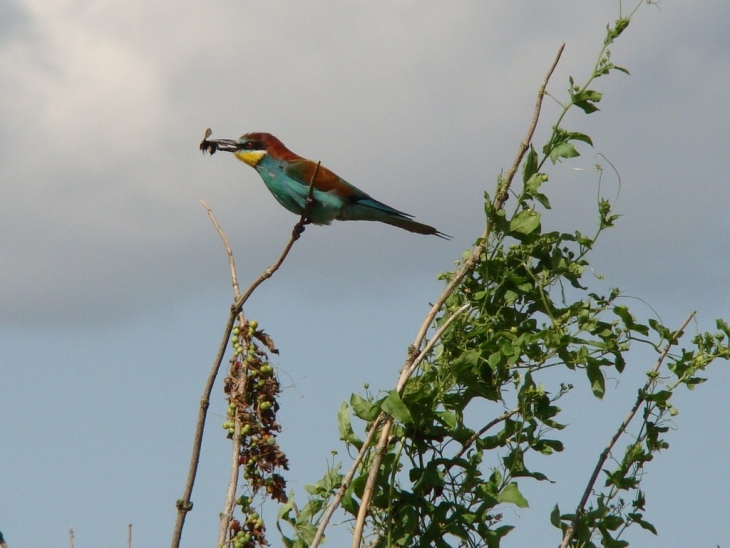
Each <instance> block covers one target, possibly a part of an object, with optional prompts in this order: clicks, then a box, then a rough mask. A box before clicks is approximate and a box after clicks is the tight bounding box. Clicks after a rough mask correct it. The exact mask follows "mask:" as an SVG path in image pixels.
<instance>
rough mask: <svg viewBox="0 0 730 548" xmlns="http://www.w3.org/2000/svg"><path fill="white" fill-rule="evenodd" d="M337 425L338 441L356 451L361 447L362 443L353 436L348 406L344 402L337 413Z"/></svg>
mask: <svg viewBox="0 0 730 548" xmlns="http://www.w3.org/2000/svg"><path fill="white" fill-rule="evenodd" d="M337 424H338V426H339V430H340V439H341V440H342V441H344V442H345V443H347V444H350V445H354V446H355V447H357V448H358V449H360V447H362V441H361V440H360V438H358V437H357V436H356V435H355V432H354V431H353V429H352V423H351V422H350V406H349V405H347V403H346V402H344V401H343V402H342V405H340V409H339V411H337Z"/></svg>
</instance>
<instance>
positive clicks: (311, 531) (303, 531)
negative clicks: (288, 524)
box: [297, 523, 317, 546]
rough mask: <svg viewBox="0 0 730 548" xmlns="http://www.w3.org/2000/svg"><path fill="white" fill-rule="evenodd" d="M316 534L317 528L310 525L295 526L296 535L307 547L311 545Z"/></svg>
mask: <svg viewBox="0 0 730 548" xmlns="http://www.w3.org/2000/svg"><path fill="white" fill-rule="evenodd" d="M316 534H317V528H316V527H315V526H314V525H312V524H311V523H300V524H298V525H297V535H298V536H299V538H301V539H302V540H303V541H304V542H305V543H306V545H307V546H309V545H310V544H312V541H313V540H314V537H315V535H316Z"/></svg>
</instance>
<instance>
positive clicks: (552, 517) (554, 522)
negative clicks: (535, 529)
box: [550, 504, 562, 529]
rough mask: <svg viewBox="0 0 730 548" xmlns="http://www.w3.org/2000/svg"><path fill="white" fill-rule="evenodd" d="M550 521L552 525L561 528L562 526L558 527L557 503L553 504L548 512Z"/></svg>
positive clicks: (558, 513)
mask: <svg viewBox="0 0 730 548" xmlns="http://www.w3.org/2000/svg"><path fill="white" fill-rule="evenodd" d="M550 523H551V524H552V525H553V527H557V528H558V529H562V527H560V523H561V522H560V508H558V505H557V504H556V505H555V506H553V511H552V512H550Z"/></svg>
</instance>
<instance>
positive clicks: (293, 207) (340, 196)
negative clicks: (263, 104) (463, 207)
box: [200, 129, 451, 240]
mask: <svg viewBox="0 0 730 548" xmlns="http://www.w3.org/2000/svg"><path fill="white" fill-rule="evenodd" d="M210 135H211V130H210V129H207V130H206V132H205V137H204V138H203V141H202V142H201V143H200V150H201V151H203V153H206V152H208V153H209V154H211V155H212V154H215V152H216V151H218V150H221V151H224V152H232V153H233V155H234V156H235V157H236V158H238V159H239V160H240V161H242V162H244V163H246V164H248V165H249V166H251V167H252V168H254V169H255V170H256V171H257V172H258V174H259V175H260V176H261V179H263V181H264V184H265V185H266V188H268V189H269V191H270V192H271V194H273V195H274V198H276V200H277V201H278V202H279V203H280V204H281V205H282V206H284V207H285V208H286V209H288V210H289V211H291V212H292V213H294V214H296V215H302V214H303V213H305V210H306V220H307V222H309V223H313V224H316V225H329V224H330V223H331V222H332V221H334V220H338V221H380V222H381V223H386V224H389V225H393V226H396V227H398V228H403V229H405V230H408V231H410V232H415V233H417V234H427V235H433V236H438V237H439V238H443V239H447V240H448V239H450V238H451V236H449V235H448V234H444V233H443V232H441V231H439V230H437V229H435V228H434V227H432V226H429V225H426V224H423V223H419V222H418V221H415V220H413V215H409V214H408V213H404V212H403V211H399V210H397V209H395V208H392V207H390V206H389V205H386V204H384V203H383V202H379V201H378V200H376V199H375V198H373V197H371V196H370V195H369V194H367V193H365V192H363V191H362V190H360V189H359V188H357V187H356V186H354V185H352V184H350V183H348V182H347V181H345V180H344V179H343V178H342V177H340V176H339V175H337V174H335V173H333V172H332V171H330V170H329V169H327V168H326V167H324V166H321V165H319V164H317V163H316V162H313V161H312V160H307V159H306V158H302V157H301V156H299V155H298V154H295V153H294V152H292V151H291V150H289V149H288V148H287V147H286V146H285V145H284V143H282V142H281V141H280V140H279V139H277V138H276V137H274V136H273V135H271V134H270V133H263V132H252V133H246V134H244V135H243V136H241V137H240V138H239V139H235V140H234V139H209V137H210ZM313 177H314V180H312V178H313ZM310 183H311V186H312V189H311V199H309V196H310V188H309V187H310ZM308 202H309V203H308Z"/></svg>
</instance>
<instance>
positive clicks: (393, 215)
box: [338, 199, 451, 240]
mask: <svg viewBox="0 0 730 548" xmlns="http://www.w3.org/2000/svg"><path fill="white" fill-rule="evenodd" d="M411 217H413V215H409V214H408V213H404V212H402V211H398V210H397V209H395V208H392V207H390V206H388V205H385V204H384V203H382V202H378V201H377V200H373V199H369V200H362V201H360V202H358V203H356V204H348V207H347V208H345V209H343V210H342V211H341V212H340V215H338V219H340V220H341V221H380V222H381V223H386V224H389V225H392V226H397V227H398V228H402V229H405V230H408V231H409V232H415V233H416V234H426V235H432V236H438V237H439V238H443V239H444V240H450V239H451V236H449V235H448V234H444V233H443V232H441V231H439V230H437V229H435V228H434V227H432V226H429V225H426V224H423V223H419V222H418V221H414V220H413V219H412V218H411Z"/></svg>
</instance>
